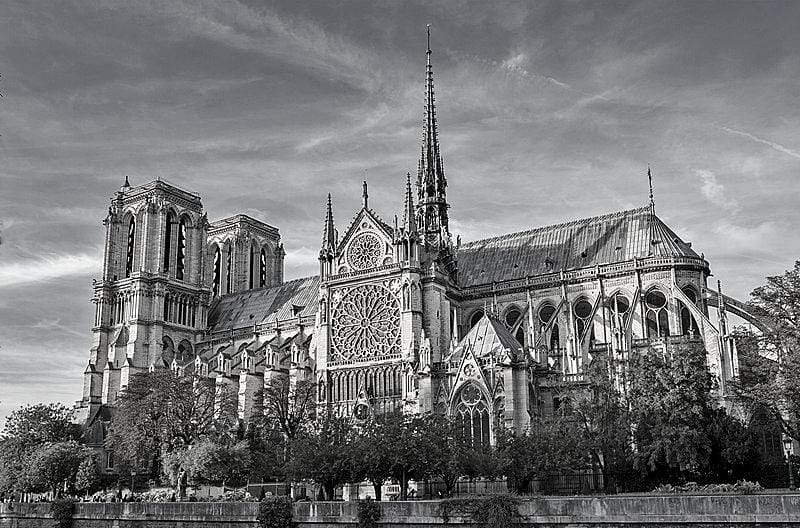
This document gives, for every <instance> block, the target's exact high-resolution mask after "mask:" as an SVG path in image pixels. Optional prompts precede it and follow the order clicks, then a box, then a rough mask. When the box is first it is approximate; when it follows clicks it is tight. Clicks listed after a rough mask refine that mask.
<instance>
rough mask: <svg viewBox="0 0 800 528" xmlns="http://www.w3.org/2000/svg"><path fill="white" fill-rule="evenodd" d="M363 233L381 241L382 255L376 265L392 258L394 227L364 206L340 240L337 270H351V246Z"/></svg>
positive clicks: (337, 253) (380, 264) (337, 252)
mask: <svg viewBox="0 0 800 528" xmlns="http://www.w3.org/2000/svg"><path fill="white" fill-rule="evenodd" d="M362 233H370V234H372V235H374V236H375V237H377V239H378V240H379V241H380V244H381V245H380V250H381V251H380V255H381V256H380V257H378V258H377V261H376V263H375V266H382V265H384V264H386V263H387V262H389V261H391V259H392V254H393V251H392V228H391V227H389V226H388V225H387V224H386V223H385V222H383V220H381V219H380V218H379V217H378V215H376V214H375V213H374V212H373V211H372V210H371V209H367V208H362V209H361V210H360V211H359V212H358V213H357V214H356V216H355V217H354V218H353V221H352V222H351V223H350V226H349V227H348V228H347V232H346V233H345V235H344V237H342V239H341V240H340V241H339V246H338V247H337V249H336V255H337V257H336V272H337V273H339V272H340V271H341V272H344V271H345V270H347V271H351V268H352V263H351V262H350V261H349V256H350V255H349V251H348V250H349V247H350V244H351V243H353V242H354V241H355V240H357V239H361V238H363V237H360V236H359V235H361V234H362Z"/></svg>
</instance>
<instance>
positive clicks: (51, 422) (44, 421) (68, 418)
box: [0, 403, 80, 492]
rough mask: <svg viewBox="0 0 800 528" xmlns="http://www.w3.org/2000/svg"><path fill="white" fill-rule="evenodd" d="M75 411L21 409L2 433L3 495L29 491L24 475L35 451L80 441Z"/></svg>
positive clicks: (46, 407) (40, 406)
mask: <svg viewBox="0 0 800 528" xmlns="http://www.w3.org/2000/svg"><path fill="white" fill-rule="evenodd" d="M72 418H73V413H72V410H71V409H69V408H67V407H65V406H64V405H61V404H58V403H51V404H42V403H40V404H36V405H27V406H25V407H20V408H19V409H17V410H16V411H14V412H12V413H11V414H10V415H9V416H8V417H7V418H6V423H5V427H4V428H3V431H2V433H0V492H12V491H16V492H20V491H25V490H24V489H23V488H24V486H23V485H22V479H23V472H24V471H26V466H27V464H28V462H29V461H30V458H31V457H32V456H33V453H34V451H36V449H38V448H39V447H41V446H43V445H45V444H46V443H52V442H67V441H76V440H78V438H79V437H80V428H79V427H78V425H77V424H74V423H73V422H72Z"/></svg>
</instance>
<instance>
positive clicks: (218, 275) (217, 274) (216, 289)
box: [209, 243, 222, 297]
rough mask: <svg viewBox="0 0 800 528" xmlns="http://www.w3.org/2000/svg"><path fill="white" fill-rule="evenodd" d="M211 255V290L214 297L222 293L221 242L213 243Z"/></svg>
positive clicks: (210, 249) (210, 248) (210, 250)
mask: <svg viewBox="0 0 800 528" xmlns="http://www.w3.org/2000/svg"><path fill="white" fill-rule="evenodd" d="M209 254H210V255H211V259H210V262H211V281H210V282H211V291H212V295H213V296H214V297H217V296H219V295H220V294H221V293H222V249H221V248H220V247H219V244H217V243H212V244H211V247H209Z"/></svg>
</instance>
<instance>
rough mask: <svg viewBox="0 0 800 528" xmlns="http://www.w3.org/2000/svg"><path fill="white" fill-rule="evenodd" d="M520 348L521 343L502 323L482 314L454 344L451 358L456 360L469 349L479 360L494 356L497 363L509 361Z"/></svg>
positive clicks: (515, 356) (516, 354) (517, 354)
mask: <svg viewBox="0 0 800 528" xmlns="http://www.w3.org/2000/svg"><path fill="white" fill-rule="evenodd" d="M521 348H522V345H521V344H520V343H519V341H517V340H516V339H515V338H514V336H513V335H512V334H511V332H510V331H509V330H508V329H507V328H506V327H505V325H503V323H501V322H500V321H499V320H497V319H496V318H495V317H493V316H490V315H484V316H483V317H481V319H480V321H478V323H477V324H476V325H475V326H473V327H472V328H471V329H470V331H469V332H467V335H465V336H464V337H463V339H461V341H459V343H458V345H456V347H455V349H454V351H453V358H454V359H455V360H458V358H461V357H463V354H464V353H465V352H466V351H470V352H471V353H472V354H474V355H475V357H476V358H478V359H479V360H480V359H487V358H494V360H495V361H497V362H499V363H509V362H512V361H514V360H515V359H516V358H517V357H518V356H519V352H520V349H521Z"/></svg>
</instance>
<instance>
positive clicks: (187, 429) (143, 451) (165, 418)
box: [108, 370, 238, 478]
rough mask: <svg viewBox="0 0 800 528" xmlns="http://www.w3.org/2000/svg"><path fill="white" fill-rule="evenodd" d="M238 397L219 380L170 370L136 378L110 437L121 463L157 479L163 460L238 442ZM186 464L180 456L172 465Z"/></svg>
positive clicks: (120, 401) (123, 398) (119, 405)
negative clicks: (207, 445) (205, 444)
mask: <svg viewBox="0 0 800 528" xmlns="http://www.w3.org/2000/svg"><path fill="white" fill-rule="evenodd" d="M237 426H238V421H237V414H236V400H235V395H234V394H233V393H232V392H231V391H230V390H228V388H227V386H225V385H223V386H221V387H217V386H216V384H215V382H214V380H209V379H205V378H199V377H193V376H178V375H176V374H174V373H173V372H171V371H169V370H156V371H154V372H151V373H150V372H148V373H139V374H135V375H134V376H133V377H132V378H131V380H130V383H129V384H128V386H127V387H126V389H125V390H124V391H123V392H122V394H120V397H119V398H118V400H117V412H116V415H115V416H114V420H113V421H112V425H111V432H110V434H109V437H108V442H109V444H110V445H111V446H112V447H113V448H114V454H115V457H117V458H118V460H120V462H121V465H123V466H124V465H127V466H128V467H129V468H131V469H133V470H148V471H149V472H150V475H151V476H152V477H154V478H155V477H157V476H158V473H159V467H160V464H161V459H162V457H163V456H164V455H166V454H168V453H170V452H172V451H173V450H181V449H186V448H188V447H189V446H192V445H194V444H197V443H198V442H200V441H201V440H203V439H206V438H209V439H213V440H214V441H217V442H219V443H221V444H224V445H230V443H231V442H233V441H234V440H235V435H236V429H237ZM176 460H182V459H181V457H178V456H175V457H172V458H171V459H170V462H171V463H174V462H175V461H176Z"/></svg>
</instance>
